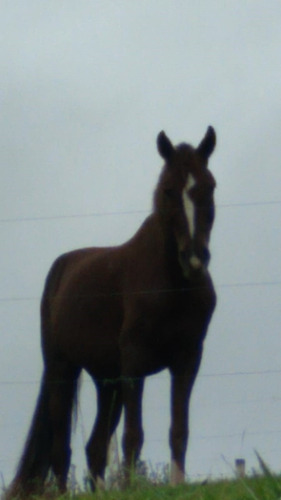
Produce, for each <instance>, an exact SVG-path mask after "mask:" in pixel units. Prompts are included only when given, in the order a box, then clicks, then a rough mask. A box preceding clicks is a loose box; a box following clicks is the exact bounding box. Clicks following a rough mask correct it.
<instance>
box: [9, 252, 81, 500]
mask: <svg viewBox="0 0 281 500" xmlns="http://www.w3.org/2000/svg"><path fill="white" fill-rule="evenodd" d="M64 267H65V258H64V256H62V257H61V258H59V259H57V261H56V262H55V263H54V265H53V267H52V268H51V270H50V272H49V274H48V276H47V280H46V284H45V289H44V293H43V297H42V302H41V334H42V350H43V358H44V361H45V364H46V361H47V358H48V356H49V351H50V345H49V343H50V331H51V320H50V309H51V300H52V297H53V296H54V294H55V293H56V290H57V288H58V286H59V282H60V279H61V278H62V275H63V270H64ZM72 389H73V392H72V397H73V401H72V404H73V407H74V409H75V407H76V404H77V398H78V395H77V390H78V385H77V379H76V380H73V381H72ZM50 393H51V385H50V382H49V381H48V377H47V366H46V370H45V371H44V373H43V376H42V380H41V387H40V392H39V395H38V399H37V403H36V407H35V411H34V415H33V419H32V422H31V425H30V429H29V433H28V436H27V439H26V442H25V446H24V449H23V453H22V456H21V458H20V461H19V464H18V466H17V470H16V474H15V477H14V480H13V481H12V483H11V485H10V487H9V488H8V490H7V492H6V494H5V496H4V499H5V500H11V499H13V498H27V497H28V496H29V495H30V494H32V493H37V492H38V493H39V492H40V491H41V490H42V489H43V486H44V482H45V480H46V477H47V475H48V472H49V470H50V468H51V465H52V464H51V451H52V444H53V436H52V422H51V418H50V411H49V398H50Z"/></svg>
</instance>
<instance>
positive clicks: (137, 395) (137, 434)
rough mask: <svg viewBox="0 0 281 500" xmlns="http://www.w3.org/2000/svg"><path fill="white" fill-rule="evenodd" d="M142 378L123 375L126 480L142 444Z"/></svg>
mask: <svg viewBox="0 0 281 500" xmlns="http://www.w3.org/2000/svg"><path fill="white" fill-rule="evenodd" d="M143 386H144V378H138V377H134V376H132V375H130V376H129V375H124V377H123V402H124V410H125V416H124V434H123V441H122V445H123V453H124V462H125V476H126V481H127V482H128V480H129V479H130V476H131V473H132V472H134V469H135V465H136V461H137V460H138V458H139V456H140V452H141V448H142V445H143V428H142V393H143Z"/></svg>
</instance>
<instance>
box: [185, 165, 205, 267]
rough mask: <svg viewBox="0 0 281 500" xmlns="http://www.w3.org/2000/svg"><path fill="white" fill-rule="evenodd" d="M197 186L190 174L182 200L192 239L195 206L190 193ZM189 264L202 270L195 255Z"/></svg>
mask: <svg viewBox="0 0 281 500" xmlns="http://www.w3.org/2000/svg"><path fill="white" fill-rule="evenodd" d="M195 185H196V180H195V179H194V177H193V175H192V174H189V176H188V177H187V181H186V184H185V186H184V188H183V192H182V200H183V207H184V212H185V216H186V220H187V224H188V228H189V234H190V238H191V239H193V238H194V235H195V206H194V202H193V200H192V197H191V196H190V191H191V189H192V188H193V187H194V186H195ZM189 264H190V266H191V267H192V268H193V269H200V268H201V266H202V262H201V260H200V259H199V258H198V257H197V256H196V255H195V254H192V255H191V257H190V259H189Z"/></svg>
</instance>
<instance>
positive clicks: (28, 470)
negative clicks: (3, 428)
mask: <svg viewBox="0 0 281 500" xmlns="http://www.w3.org/2000/svg"><path fill="white" fill-rule="evenodd" d="M51 446H52V435H51V423H50V418H49V411H48V387H47V383H46V380H45V376H44V375H43V377H42V382H41V388H40V392H39V396H38V400H37V404H36V408H35V411H34V415H33V419H32V423H31V426H30V430H29V433H28V436H27V439H26V443H25V446H24V450H23V454H22V457H21V459H20V461H19V464H18V467H17V471H16V475H15V478H14V480H13V482H12V484H11V486H10V488H9V489H8V491H7V493H6V495H5V499H6V500H7V499H12V498H15V497H22V496H23V495H24V496H25V497H26V496H28V494H29V493H31V492H33V491H39V490H40V488H41V487H42V485H43V483H44V480H45V479H46V476H47V473H48V470H49V467H50V458H51Z"/></svg>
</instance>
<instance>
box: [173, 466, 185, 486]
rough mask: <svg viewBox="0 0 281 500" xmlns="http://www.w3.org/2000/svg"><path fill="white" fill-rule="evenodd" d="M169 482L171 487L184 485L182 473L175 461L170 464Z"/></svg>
mask: <svg viewBox="0 0 281 500" xmlns="http://www.w3.org/2000/svg"><path fill="white" fill-rule="evenodd" d="M170 482H171V484H172V485H173V486H175V485H177V484H180V483H184V472H183V471H182V470H181V469H180V467H179V465H178V464H177V462H176V461H175V460H172V462H171V477H170Z"/></svg>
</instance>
